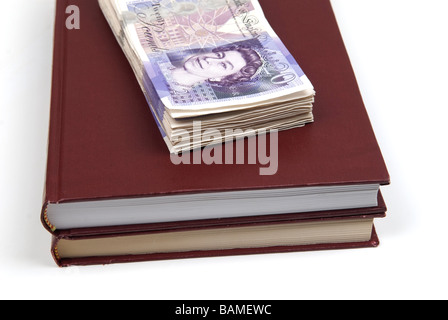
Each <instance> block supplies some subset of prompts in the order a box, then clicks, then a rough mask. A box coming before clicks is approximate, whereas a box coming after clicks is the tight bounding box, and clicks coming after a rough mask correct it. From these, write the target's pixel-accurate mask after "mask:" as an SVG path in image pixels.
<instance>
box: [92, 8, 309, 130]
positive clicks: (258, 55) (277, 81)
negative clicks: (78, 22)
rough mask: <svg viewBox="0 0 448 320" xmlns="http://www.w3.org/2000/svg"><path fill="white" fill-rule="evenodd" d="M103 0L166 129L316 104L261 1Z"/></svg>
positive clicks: (114, 27)
mask: <svg viewBox="0 0 448 320" xmlns="http://www.w3.org/2000/svg"><path fill="white" fill-rule="evenodd" d="M99 2H100V5H101V7H102V9H103V12H104V13H105V15H106V17H107V18H108V21H109V23H110V24H111V27H112V29H113V30H114V33H115V34H116V36H117V38H118V40H119V41H120V43H121V45H122V47H123V49H124V50H125V52H127V56H128V58H129V60H130V62H131V64H132V65H133V67H134V70H135V71H136V74H137V77H138V78H139V81H140V84H141V86H142V89H143V90H144V91H145V93H146V95H147V99H148V103H149V104H150V105H151V108H152V111H153V113H154V114H155V116H156V118H157V120H158V122H159V125H160V127H161V131H162V132H164V133H165V134H166V132H167V131H169V130H166V129H167V128H166V126H167V123H169V122H171V123H172V124H173V123H174V122H176V120H181V119H190V118H193V117H201V116H210V115H218V116H219V114H223V113H227V112H243V111H244V110H252V111H251V112H253V109H254V108H263V107H270V108H271V109H270V110H272V106H275V105H278V106H279V107H282V106H285V105H291V104H293V103H294V102H296V104H297V105H306V106H308V107H309V106H310V103H312V99H313V97H314V94H315V92H314V88H313V86H312V84H311V82H310V81H309V79H308V77H307V76H306V75H305V73H304V72H303V71H302V69H301V68H300V66H299V64H298V63H297V61H296V60H295V59H294V57H293V56H292V55H291V53H290V52H289V51H288V49H287V48H286V47H285V45H284V44H283V43H282V41H281V40H280V38H279V37H278V36H277V34H276V33H275V32H274V30H273V29H272V28H271V26H270V25H269V22H268V21H267V19H266V18H265V15H264V13H263V11H262V8H261V6H260V4H259V3H258V0H99ZM279 5H281V4H280V3H279ZM260 112H262V111H260ZM167 114H168V117H167ZM167 118H169V121H167V120H166V119H167ZM307 119H308V120H310V119H311V120H310V121H312V117H310V115H308V117H307ZM164 120H165V121H164ZM163 123H165V125H163ZM215 123H216V121H215ZM301 124H302V125H303V123H301ZM174 127H176V125H174Z"/></svg>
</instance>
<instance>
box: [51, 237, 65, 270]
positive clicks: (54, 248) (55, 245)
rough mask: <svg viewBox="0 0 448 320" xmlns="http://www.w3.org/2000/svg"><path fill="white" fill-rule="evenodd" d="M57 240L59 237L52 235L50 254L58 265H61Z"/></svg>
mask: <svg viewBox="0 0 448 320" xmlns="http://www.w3.org/2000/svg"><path fill="white" fill-rule="evenodd" d="M58 242H59V239H58V238H57V237H55V236H53V237H52V240H51V256H52V257H53V259H54V261H55V262H56V264H57V265H58V266H59V267H61V266H62V262H61V257H60V256H59V252H58Z"/></svg>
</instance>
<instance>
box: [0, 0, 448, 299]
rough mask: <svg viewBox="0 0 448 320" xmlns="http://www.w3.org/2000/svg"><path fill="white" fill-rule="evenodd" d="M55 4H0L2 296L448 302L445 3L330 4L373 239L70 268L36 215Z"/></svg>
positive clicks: (362, 0)
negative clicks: (375, 198) (355, 121)
mask: <svg viewBox="0 0 448 320" xmlns="http://www.w3.org/2000/svg"><path fill="white" fill-rule="evenodd" d="M92 1H93V0H92ZM272 1H274V0H272ZM54 2H55V0H28V1H3V0H2V2H1V4H2V6H1V12H0V30H1V34H2V35H1V41H0V48H1V50H0V77H1V78H0V215H1V223H0V298H2V299H52V298H67V299H78V298H82V299H446V298H448V290H447V287H448V275H447V270H448V261H447V260H448V251H447V247H446V243H447V241H446V240H447V236H446V230H447V222H448V208H447V203H446V198H447V196H448V194H447V186H446V182H447V181H448V170H447V163H448V156H447V133H448V130H447V127H448V124H447V118H448V111H447V109H448V102H447V94H448V81H447V74H448V62H447V58H448V47H447V44H448V41H447V33H448V32H447V31H448V19H445V18H446V14H447V12H448V1H446V0H426V1H417V0H333V1H332V3H333V5H334V10H335V13H336V15H337V18H338V21H339V23H340V28H341V31H342V33H343V36H344V39H345V42H346V45H347V49H348V51H349V54H350V57H351V59H352V63H353V66H354V69H355V72H356V75H357V78H358V80H359V85H360V87H361V91H362V94H363V97H364V100H365V104H366V107H367V109H368V112H369V114H370V116H371V120H372V123H373V126H374V129H375V132H376V135H377V138H378V140H379V143H380V146H381V148H382V151H383V154H384V157H385V160H386V162H387V165H388V168H389V171H390V174H391V179H392V185H391V186H389V187H386V188H384V189H383V194H384V197H385V200H386V203H387V205H388V208H389V212H388V217H387V218H386V219H383V220H380V221H378V222H377V230H378V234H379V236H380V240H381V246H380V247H379V248H377V249H361V250H345V251H323V252H307V253H292V254H272V255H259V256H244V257H228V258H211V259H193V260H184V261H162V262H149V263H136V264H126V265H112V266H94V267H83V268H78V267H74V268H67V269H59V268H57V267H56V266H55V264H54V262H53V260H52V258H51V256H50V253H49V248H50V236H49V234H48V233H47V231H45V230H44V229H43V227H42V226H41V224H40V221H39V214H40V207H41V200H42V199H41V197H42V189H43V185H44V176H45V164H46V141H47V127H48V112H49V105H50V83H51V62H52V36H53V23H54ZM279 5H281V1H279ZM297 18H298V19H300V12H298V13H297ZM81 19H82V16H81ZM285 23H287V21H286V22H285ZM81 27H82V20H81ZM310 32H312V30H311V31H310ZM99 45H100V44H99Z"/></svg>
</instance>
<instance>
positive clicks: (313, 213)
mask: <svg viewBox="0 0 448 320" xmlns="http://www.w3.org/2000/svg"><path fill="white" fill-rule="evenodd" d="M260 4H261V6H262V8H263V10H264V13H265V15H266V17H267V19H268V20H269V22H270V23H271V25H272V27H273V29H274V30H275V31H276V33H277V34H278V35H279V36H280V38H281V39H282V41H283V42H284V44H285V45H286V47H287V48H288V49H289V51H290V52H291V53H292V54H293V56H294V57H295V58H296V59H297V60H298V61H299V63H300V65H301V66H302V68H303V69H304V71H305V73H306V74H307V75H308V77H309V78H310V79H311V81H312V83H313V85H314V87H315V89H316V92H317V96H316V102H315V104H314V112H313V113H314V117H315V122H314V123H313V124H310V125H308V126H306V127H304V128H299V129H294V130H289V131H284V132H280V133H279V134H278V164H277V165H278V166H277V168H276V169H277V170H276V172H275V174H273V175H260V168H262V167H263V166H266V163H264V164H263V163H261V161H257V163H256V164H249V161H245V163H244V164H236V163H235V164H222V165H220V164H212V165H206V164H205V163H201V164H189V165H187V164H180V165H176V164H175V163H173V162H172V161H171V157H170V154H169V152H168V151H167V148H166V145H165V143H164V141H163V139H162V138H161V136H160V132H159V131H158V128H157V125H156V122H155V121H154V119H153V116H152V114H151V111H150V109H149V107H148V104H147V101H146V99H145V97H144V95H143V93H142V91H141V89H140V86H139V84H138V82H137V80H136V78H135V75H134V73H133V71H132V68H131V67H130V65H129V63H128V61H127V60H126V58H125V56H124V54H123V52H122V50H121V49H120V47H119V45H118V44H117V42H116V39H115V37H114V36H113V33H112V32H111V30H110V27H109V25H108V24H107V22H106V20H105V18H104V16H103V14H102V12H101V10H100V8H99V5H98V3H97V2H96V1H92V0H71V1H68V0H61V1H58V2H57V9H56V24H55V39H54V66H53V87H52V102H51V103H52V105H51V118H50V133H49V148H48V167H47V180H46V193H45V195H44V202H43V207H42V215H41V218H42V221H43V224H44V226H45V227H46V228H47V229H48V230H49V231H50V232H51V233H52V234H53V235H54V236H55V242H58V241H60V239H64V238H67V235H70V236H69V238H70V239H75V238H77V237H85V236H87V237H92V236H94V237H95V236H96V237H101V236H102V237H104V236H109V238H112V237H114V236H121V235H124V234H128V233H129V232H146V233H148V234H150V233H151V232H160V230H161V229H163V230H165V231H168V230H173V229H176V228H177V229H182V230H184V229H185V228H192V230H194V229H195V228H208V227H213V228H216V227H225V226H227V227H228V226H236V225H244V226H246V224H251V223H277V224H279V223H282V221H288V222H289V221H293V222H297V221H303V220H305V219H322V218H325V219H332V218H333V219H334V218H342V217H355V216H362V217H364V216H366V215H370V214H378V213H379V214H381V213H384V212H385V208H384V207H385V206H384V204H383V202H382V200H381V196H380V194H379V188H380V186H381V185H387V184H389V180H390V179H389V174H388V171H387V169H386V165H385V163H384V160H383V157H382V155H381V151H380V148H379V146H378V143H377V140H376V138H375V135H374V132H373V130H372V126H371V123H370V121H369V117H368V114H367V112H366V109H365V107H364V104H363V101H362V97H361V95H360V92H359V89H358V86H357V83H356V79H355V76H354V73H353V70H352V67H351V64H350V61H349V58H348V55H347V53H346V50H345V47H344V43H343V41H342V37H341V35H340V32H339V29H338V26H337V23H336V19H335V17H334V14H333V11H332V8H331V4H330V2H329V1H328V0H318V1H316V0H313V1H308V0H300V1H299V0H284V1H282V2H281V3H276V2H274V1H268V0H260ZM69 5H76V6H78V7H79V9H80V13H81V15H80V29H72V30H69V29H67V28H66V24H65V22H66V19H67V17H68V14H66V8H67V7H68V6H69ZM285 21H288V23H287V24H285V23H284V22H285ZM291 30H294V32H291ZM268 140H269V139H268ZM245 143H246V144H248V142H247V141H245ZM195 152H201V151H200V150H199V151H195ZM234 152H236V150H234ZM193 157H194V153H192V158H193ZM246 160H247V155H246ZM378 199H380V200H378ZM291 217H292V218H291ZM284 224H286V223H284ZM148 226H153V227H148ZM154 226H158V227H154ZM176 226H178V227H176ZM160 228H161V229H160ZM372 239H374V241H373V242H371V241H361V242H360V243H361V244H362V245H366V244H367V243H370V244H371V243H377V241H376V237H373V238H372ZM358 244H359V243H358ZM319 246H320V247H323V246H324V244H321V245H319ZM337 246H338V247H342V246H343V245H341V244H339V245H337ZM293 247H294V246H291V247H290V248H289V249H293ZM330 247H332V246H331V245H329V248H330ZM275 248H277V247H275ZM309 248H311V247H309ZM295 249H296V250H299V248H297V247H295ZM224 251H226V250H224ZM249 251H251V250H248V249H243V250H242V251H238V252H235V253H248V252H249ZM259 251H262V249H257V250H255V251H254V252H259ZM267 251H269V252H272V251H275V250H274V249H272V248H271V249H269V250H267ZM279 251H284V250H282V249H279ZM208 252H209V255H210V252H213V254H212V255H216V254H217V252H216V251H208ZM226 252H227V253H232V252H233V251H231V250H230V251H226ZM199 255H200V254H199ZM147 258H148V257H145V259H147ZM101 260H102V259H99V260H98V259H97V260H95V261H96V262H98V261H101ZM103 260H104V259H103ZM72 262H73V261H71V263H72Z"/></svg>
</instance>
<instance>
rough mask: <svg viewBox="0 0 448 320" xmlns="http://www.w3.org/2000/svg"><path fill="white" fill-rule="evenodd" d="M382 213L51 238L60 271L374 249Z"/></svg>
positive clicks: (383, 214)
mask: <svg viewBox="0 0 448 320" xmlns="http://www.w3.org/2000/svg"><path fill="white" fill-rule="evenodd" d="M383 217H385V212H384V213H375V214H365V215H360V214H358V215H355V216H343V217H327V218H313V219H298V220H288V221H281V222H255V223H249V222H246V223H241V224H229V225H214V226H209V227H204V226H201V227H199V226H196V227H185V228H175V229H171V230H167V229H160V230H157V229H156V230H150V231H131V232H122V233H115V234H101V235H75V236H65V237H57V236H53V242H52V254H53V257H54V259H55V261H56V263H57V264H58V265H59V266H61V267H68V266H76V265H77V266H87V265H105V264H114V263H128V262H142V261H155V260H168V259H187V258H201V257H217V256H234V255H249V254H263V253H283V252H298V251H311V250H333V249H349V248H366V247H377V246H378V245H379V240H378V237H377V234H376V232H375V227H374V220H375V219H376V218H383Z"/></svg>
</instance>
